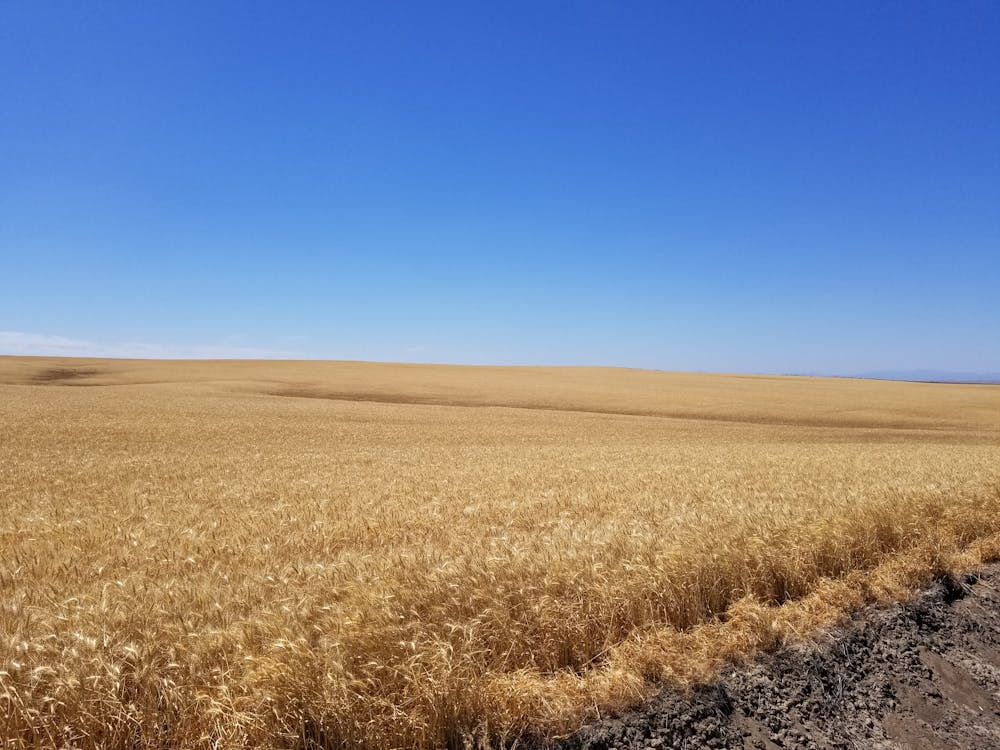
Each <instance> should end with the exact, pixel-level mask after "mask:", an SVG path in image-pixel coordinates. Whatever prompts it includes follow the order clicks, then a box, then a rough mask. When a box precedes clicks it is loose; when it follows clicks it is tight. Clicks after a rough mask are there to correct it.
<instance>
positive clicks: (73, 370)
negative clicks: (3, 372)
mask: <svg viewBox="0 0 1000 750" xmlns="http://www.w3.org/2000/svg"><path fill="white" fill-rule="evenodd" d="M97 374H98V372H97V370H93V369H85V368H82V367H50V368H49V369H47V370H42V371H40V372H37V373H35V374H34V375H33V376H32V378H31V380H32V382H34V383H40V384H41V383H65V382H67V381H71V380H76V379H78V378H89V377H91V376H92V375H97Z"/></svg>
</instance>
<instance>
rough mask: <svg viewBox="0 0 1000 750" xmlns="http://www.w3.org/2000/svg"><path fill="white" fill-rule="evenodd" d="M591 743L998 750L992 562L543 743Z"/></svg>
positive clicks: (999, 637)
mask: <svg viewBox="0 0 1000 750" xmlns="http://www.w3.org/2000/svg"><path fill="white" fill-rule="evenodd" d="M551 747H553V748H558V749H559V750H598V749H599V748H607V749H609V750H610V749H611V748H629V749H631V748H664V749H666V748H684V749H685V750H687V749H689V748H762V749H766V750H773V749H774V748H808V749H810V750H833V749H834V748H859V749H860V748H865V749H866V750H868V749H873V750H899V749H902V748H914V749H920V750H923V749H925V748H926V749H928V750H930V749H932V748H933V749H934V750H947V749H949V748H963V749H965V748H974V749H975V750H980V749H981V750H987V749H989V748H1000V565H994V566H991V567H989V568H986V569H984V570H982V571H980V572H979V573H978V574H975V575H970V576H966V577H965V578H963V579H961V580H955V579H946V580H941V581H938V582H937V583H935V584H934V585H933V586H932V587H931V588H929V589H928V590H926V591H924V592H923V593H921V594H920V595H919V596H917V597H916V598H914V599H913V600H912V601H910V602H907V603H904V604H899V605H896V606H893V607H890V608H881V609H875V608H871V609H867V610H864V611H862V612H859V613H857V614H856V615H855V616H854V617H853V618H852V619H851V621H850V622H849V623H848V624H846V625H845V626H843V627H841V628H838V629H837V630H834V631H831V632H828V633H825V634H824V635H822V636H820V637H817V638H816V639H814V640H813V641H811V642H809V643H803V644H798V645H796V646H794V647H789V648H786V649H784V650H782V651H780V652H778V653H775V654H772V655H769V656H766V657H764V658H762V659H760V660H758V661H756V662H754V663H753V664H751V665H748V666H739V667H735V666H734V667H730V668H729V669H727V670H725V671H724V673H723V674H722V675H721V676H720V678H719V679H718V681H717V682H715V683H714V684H712V685H707V686H702V687H699V688H697V689H694V690H693V691H690V692H688V693H681V692H679V691H677V690H670V689H665V690H663V691H662V692H661V693H660V694H659V695H657V696H656V697H655V698H654V699H653V700H652V701H650V702H649V703H648V704H647V705H645V706H643V707H641V708H639V709H637V710H634V711H631V712H629V713H626V714H623V715H619V716H615V717H609V718H605V719H602V720H601V721H598V722H596V723H594V724H591V725H589V726H586V727H584V728H583V729H581V730H580V731H578V732H577V733H576V734H574V735H572V736H570V737H568V738H566V739H564V740H562V741H560V742H558V743H556V744H555V745H552V746H551Z"/></svg>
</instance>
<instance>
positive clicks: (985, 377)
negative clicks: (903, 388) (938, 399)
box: [853, 370, 1000, 383]
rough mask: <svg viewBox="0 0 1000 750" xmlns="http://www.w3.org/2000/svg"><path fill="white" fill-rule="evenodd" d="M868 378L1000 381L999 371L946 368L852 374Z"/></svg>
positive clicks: (931, 381)
mask: <svg viewBox="0 0 1000 750" xmlns="http://www.w3.org/2000/svg"><path fill="white" fill-rule="evenodd" d="M853 377H856V378H866V379H868V380H909V381H913V382H917V383H1000V372H949V371H947V370H877V371H875V372H865V373H861V374H859V375H854V376H853Z"/></svg>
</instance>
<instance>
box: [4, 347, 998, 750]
mask: <svg viewBox="0 0 1000 750" xmlns="http://www.w3.org/2000/svg"><path fill="white" fill-rule="evenodd" d="M998 556H1000V387H997V386H987V385H937V384H914V383H896V382H874V381H859V380H846V379H843V380H842V379H823V378H793V377H751V376H736V375H700V374H681V373H663V372H651V371H639V370H618V369H600V368H503V367H489V368H487V367H448V366H425V365H394V364H366V363H351V362H237V361H216V362H204V361H201V362H154V361H138V360H135V361H130V360H82V359H76V360H69V359H44V358H14V357H0V739H2V743H0V746H2V747H4V748H12V749H13V748H28V747H79V748H249V747H253V748H261V747H281V748H306V747H330V748H334V747H348V748H372V749H374V748H438V747H477V746H498V745H502V744H504V743H505V742H507V743H509V742H511V741H512V740H514V739H515V738H517V737H519V736H522V735H525V734H537V735H540V736H548V737H553V736H558V735H560V734H562V733H566V732H569V731H571V730H572V729H573V728H574V727H576V726H578V725H579V724H580V723H581V722H583V721H585V720H587V719H589V718H593V717H595V716H597V715H599V714H601V713H603V712H606V711H610V710H614V709H617V708H621V707H624V706H627V705H630V704H634V703H636V702H637V701H640V700H642V699H643V698H644V697H645V696H647V695H649V694H650V691H652V690H654V689H655V686H656V685H657V684H660V683H663V682H667V683H673V684H678V685H687V684H692V683H695V682H697V681H700V680H705V679H709V678H710V677H711V675H712V674H713V672H714V671H715V670H717V669H718V668H719V667H720V666H721V665H722V664H723V663H725V662H726V661H728V660H740V659H744V658H750V657H752V656H753V655H754V654H755V653H758V652H759V651H760V650H762V649H768V648H772V647H774V646H776V645H778V644H780V643H783V642H785V641H788V640H790V639H797V638H805V637H809V636H810V635H812V634H814V633H816V632H817V631H818V630H820V629H822V628H824V627H828V626H830V625H832V624H834V623H836V622H837V621H838V620H839V619H840V618H841V617H843V616H844V614H845V613H846V612H849V611H851V610H854V609H857V608H859V607H861V606H863V605H865V604H868V603H872V602H880V601H890V600H893V599H898V598H900V597H903V596H906V595H907V593H908V592H910V591H912V590H913V588H914V587H916V586H919V585H921V584H922V583H924V582H926V581H927V580H928V578H929V577H930V576H932V575H934V574H936V573H940V572H943V571H947V570H955V569H966V568H971V567H974V566H975V565H977V564H979V563H980V562H981V561H983V560H985V559H994V558H996V557H998Z"/></svg>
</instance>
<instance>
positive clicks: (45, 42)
mask: <svg viewBox="0 0 1000 750" xmlns="http://www.w3.org/2000/svg"><path fill="white" fill-rule="evenodd" d="M998 40H1000V3H996V2H992V1H991V2H957V3H945V2H940V3H926V4H925V3H909V2H907V3H903V2H885V3H869V2H857V3H844V2H830V3H799V2H789V3H706V2H697V3H689V4H681V3H663V2H650V3H620V2H610V1H609V2H604V3H568V2H558V3H556V2H551V3H549V2H525V3H506V2H505V3H491V4H485V3H483V4H476V3H458V2H456V3H453V4H439V3H430V2H419V3H412V2H399V3H341V4H333V3H319V2H317V3H279V2H274V3H252V2H233V3H222V2H218V3H204V2H174V1H172V2H162V3H124V2H123V3H110V2H88V3H78V2H66V3H51V2H39V1H37V0H12V1H10V2H4V3H3V4H2V5H0V144H2V145H0V331H2V333H0V353H2V352H6V353H26V354H27V353H65V354H109V355H131V354H139V355H147V356H186V355H195V356H297V357H310V358H331V359H378V360H405V361H432V362H464V363H475V364H478V363H512V364H521V363H538V364H604V365H624V366H634V367H650V368H660V369H673V370H715V371H740V372H823V373H852V372H859V371H865V370H874V369H881V370H884V369H908V368H938V369H947V370H963V371H992V372H997V371H1000V43H998Z"/></svg>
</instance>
